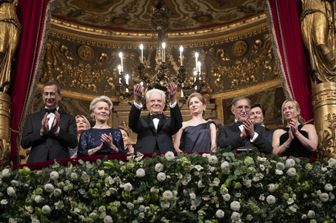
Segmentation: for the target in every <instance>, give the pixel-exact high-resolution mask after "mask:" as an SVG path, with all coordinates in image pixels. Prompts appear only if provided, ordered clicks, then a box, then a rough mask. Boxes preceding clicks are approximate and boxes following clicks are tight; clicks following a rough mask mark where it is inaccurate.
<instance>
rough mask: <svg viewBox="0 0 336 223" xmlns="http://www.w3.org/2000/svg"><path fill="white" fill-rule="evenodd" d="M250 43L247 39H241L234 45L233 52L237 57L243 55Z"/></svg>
mask: <svg viewBox="0 0 336 223" xmlns="http://www.w3.org/2000/svg"><path fill="white" fill-rule="evenodd" d="M247 49H248V45H247V43H246V41H243V40H239V41H237V42H235V43H234V44H233V45H232V53H233V55H234V56H236V57H241V56H243V55H245V54H246V52H247Z"/></svg>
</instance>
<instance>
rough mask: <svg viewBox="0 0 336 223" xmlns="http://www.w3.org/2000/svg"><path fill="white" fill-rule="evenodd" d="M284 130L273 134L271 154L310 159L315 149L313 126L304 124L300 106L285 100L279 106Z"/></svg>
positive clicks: (316, 139)
mask: <svg viewBox="0 0 336 223" xmlns="http://www.w3.org/2000/svg"><path fill="white" fill-rule="evenodd" d="M281 111H282V121H283V123H284V126H285V128H282V129H277V130H275V131H274V133H273V143H272V145H273V154H276V155H281V156H296V157H308V158H309V157H311V156H312V155H313V152H314V151H316V149H317V143H318V136H317V133H316V129H315V126H314V125H312V124H304V120H303V118H302V117H301V116H300V112H301V110H300V106H299V104H298V102H297V101H295V100H286V101H284V102H283V104H282V106H281Z"/></svg>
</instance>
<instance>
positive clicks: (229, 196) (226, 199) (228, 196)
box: [223, 194, 231, 201]
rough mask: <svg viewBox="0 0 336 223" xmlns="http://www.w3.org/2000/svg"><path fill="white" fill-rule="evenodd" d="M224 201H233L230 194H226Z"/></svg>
mask: <svg viewBox="0 0 336 223" xmlns="http://www.w3.org/2000/svg"><path fill="white" fill-rule="evenodd" d="M223 199H224V201H229V200H230V199H231V195H230V194H224V195H223Z"/></svg>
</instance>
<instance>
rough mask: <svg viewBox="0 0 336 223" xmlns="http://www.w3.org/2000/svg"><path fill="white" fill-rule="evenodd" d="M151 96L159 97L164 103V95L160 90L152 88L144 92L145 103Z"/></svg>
mask: <svg viewBox="0 0 336 223" xmlns="http://www.w3.org/2000/svg"><path fill="white" fill-rule="evenodd" d="M153 94H159V95H161V98H162V99H163V101H164V102H166V93H165V92H164V91H162V90H160V89H157V88H153V89H150V90H149V91H147V92H146V103H147V102H148V101H149V98H150V97H151V96H152V95H153Z"/></svg>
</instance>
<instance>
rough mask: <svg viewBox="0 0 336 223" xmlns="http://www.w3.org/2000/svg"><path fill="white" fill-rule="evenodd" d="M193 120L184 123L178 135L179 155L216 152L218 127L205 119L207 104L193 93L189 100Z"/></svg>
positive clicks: (176, 142)
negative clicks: (182, 153)
mask: <svg viewBox="0 0 336 223" xmlns="http://www.w3.org/2000/svg"><path fill="white" fill-rule="evenodd" d="M187 105H188V106H189V109H190V113H191V119H190V120H189V121H186V122H183V123H182V128H181V129H180V130H179V131H178V132H177V133H176V136H175V140H174V148H175V151H176V152H177V153H181V152H187V153H190V152H198V153H204V152H205V153H210V152H215V151H216V125H215V124H214V123H213V122H208V121H206V120H205V119H204V117H203V115H204V112H205V108H206V104H205V99H204V98H203V96H202V95H201V94H199V93H197V92H195V93H192V94H191V95H190V96H189V98H188V100H187Z"/></svg>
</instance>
